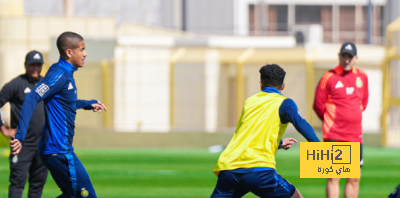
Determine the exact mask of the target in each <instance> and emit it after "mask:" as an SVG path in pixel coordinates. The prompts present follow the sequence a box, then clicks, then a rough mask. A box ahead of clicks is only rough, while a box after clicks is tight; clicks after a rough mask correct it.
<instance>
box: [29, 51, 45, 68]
mask: <svg viewBox="0 0 400 198" xmlns="http://www.w3.org/2000/svg"><path fill="white" fill-rule="evenodd" d="M32 63H41V64H43V55H42V53H40V52H38V51H36V50H33V51H30V52H28V53H27V54H26V56H25V64H28V65H30V64H32Z"/></svg>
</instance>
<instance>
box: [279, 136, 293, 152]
mask: <svg viewBox="0 0 400 198" xmlns="http://www.w3.org/2000/svg"><path fill="white" fill-rule="evenodd" d="M281 141H282V144H281V145H280V146H279V148H280V149H282V148H283V149H285V150H288V149H290V147H292V145H293V144H294V143H297V140H296V139H294V138H283V139H282V140H281Z"/></svg>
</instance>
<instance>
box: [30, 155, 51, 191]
mask: <svg viewBox="0 0 400 198" xmlns="http://www.w3.org/2000/svg"><path fill="white" fill-rule="evenodd" d="M30 152H31V153H32V154H33V155H34V157H33V158H32V163H31V166H30V168H29V179H28V180H29V192H28V197H29V198H36V197H37V198H40V197H42V192H43V187H44V184H45V183H46V179H47V174H48V171H47V168H46V167H45V166H44V164H43V163H42V160H40V156H39V153H38V150H37V149H36V148H34V149H30Z"/></svg>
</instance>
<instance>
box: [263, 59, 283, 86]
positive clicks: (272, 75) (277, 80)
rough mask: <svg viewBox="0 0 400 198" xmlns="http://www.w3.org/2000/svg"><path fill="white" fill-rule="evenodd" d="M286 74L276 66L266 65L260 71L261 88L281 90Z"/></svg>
mask: <svg viewBox="0 0 400 198" xmlns="http://www.w3.org/2000/svg"><path fill="white" fill-rule="evenodd" d="M285 75H286V72H285V70H283V69H282V68H281V67H280V66H279V65H277V64H267V65H264V66H262V67H261V69H260V80H261V83H262V87H263V88H264V87H275V88H281V87H282V84H283V80H284V79H285Z"/></svg>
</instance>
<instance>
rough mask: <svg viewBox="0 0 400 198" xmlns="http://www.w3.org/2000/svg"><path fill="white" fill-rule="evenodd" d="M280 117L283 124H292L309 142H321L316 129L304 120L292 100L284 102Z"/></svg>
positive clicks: (280, 108) (280, 109)
mask: <svg viewBox="0 0 400 198" xmlns="http://www.w3.org/2000/svg"><path fill="white" fill-rule="evenodd" d="M279 117H280V118H281V122H282V123H284V124H285V123H288V122H290V123H292V124H293V126H294V127H295V128H296V130H297V131H298V132H299V133H301V135H303V136H304V138H306V139H307V141H309V142H320V141H319V139H318V137H317V135H315V132H314V129H313V128H312V127H311V125H310V124H309V123H308V122H307V121H306V120H304V119H303V118H302V117H301V116H300V114H299V110H298V109H297V105H296V103H294V101H293V100H292V99H290V98H288V99H286V100H284V101H283V102H282V104H281V106H280V107H279Z"/></svg>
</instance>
